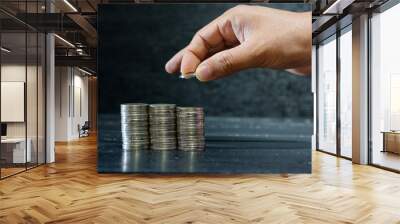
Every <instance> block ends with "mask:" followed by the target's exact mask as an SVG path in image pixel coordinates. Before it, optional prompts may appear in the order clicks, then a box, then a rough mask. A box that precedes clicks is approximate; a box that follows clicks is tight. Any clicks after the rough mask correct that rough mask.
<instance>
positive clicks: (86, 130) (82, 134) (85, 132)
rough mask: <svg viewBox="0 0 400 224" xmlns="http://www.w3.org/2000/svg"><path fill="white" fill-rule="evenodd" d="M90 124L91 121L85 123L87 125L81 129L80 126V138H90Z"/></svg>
mask: <svg viewBox="0 0 400 224" xmlns="http://www.w3.org/2000/svg"><path fill="white" fill-rule="evenodd" d="M89 130H90V124H89V121H85V123H84V124H83V125H82V127H80V125H79V124H78V131H79V138H81V137H87V136H89Z"/></svg>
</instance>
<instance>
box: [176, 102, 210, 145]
mask: <svg viewBox="0 0 400 224" xmlns="http://www.w3.org/2000/svg"><path fill="white" fill-rule="evenodd" d="M176 113H177V139H178V149H179V150H183V151H201V150H204V147H205V138H204V110H203V108H201V107H177V108H176Z"/></svg>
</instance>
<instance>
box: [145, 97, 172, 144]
mask: <svg viewBox="0 0 400 224" xmlns="http://www.w3.org/2000/svg"><path fill="white" fill-rule="evenodd" d="M149 115H150V116H149V117H150V143H151V149H154V150H173V149H176V114H175V105H174V104H151V105H150V106H149Z"/></svg>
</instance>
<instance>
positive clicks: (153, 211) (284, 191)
mask: <svg viewBox="0 0 400 224" xmlns="http://www.w3.org/2000/svg"><path fill="white" fill-rule="evenodd" d="M56 156H57V162H56V163H55V164H51V165H47V166H41V167H39V168H36V169H33V170H30V171H28V172H26V173H22V174H19V175H16V176H13V177H10V178H8V179H5V180H2V181H0V223H7V224H8V223H11V224H13V223H45V222H47V223H107V224H108V223H119V224H120V223H173V224H176V223H213V224H225V223H373V224H376V223H385V224H386V223H400V175H399V174H395V173H391V172H388V171H384V170H380V169H377V168H374V167H369V166H358V165H352V164H351V163H350V162H349V161H347V160H343V159H337V158H335V157H333V156H330V155H326V154H323V153H318V152H315V153H314V154H313V174H311V175H241V176H138V175H115V174H113V175H110V174H102V175H99V174H97V173H96V140H95V138H93V137H92V138H86V139H84V140H82V141H77V142H72V143H69V144H58V145H57V154H56Z"/></svg>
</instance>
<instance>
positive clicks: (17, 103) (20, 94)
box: [1, 82, 25, 122]
mask: <svg viewBox="0 0 400 224" xmlns="http://www.w3.org/2000/svg"><path fill="white" fill-rule="evenodd" d="M1 108H2V110H1V122H24V121H25V118H24V117H25V116H24V114H25V82H1Z"/></svg>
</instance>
